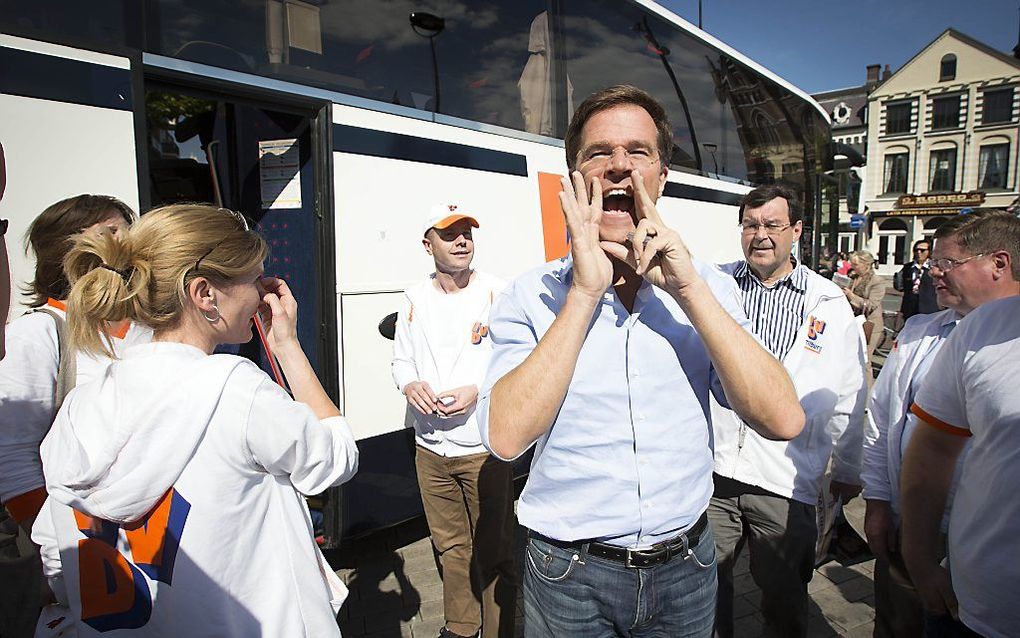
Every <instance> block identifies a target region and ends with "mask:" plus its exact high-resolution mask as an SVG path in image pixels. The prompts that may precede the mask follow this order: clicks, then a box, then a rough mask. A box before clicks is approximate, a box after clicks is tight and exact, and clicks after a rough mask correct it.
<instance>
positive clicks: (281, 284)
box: [259, 277, 298, 351]
mask: <svg viewBox="0 0 1020 638" xmlns="http://www.w3.org/2000/svg"><path fill="white" fill-rule="evenodd" d="M260 283H261V285H262V289H263V290H264V291H265V294H263V295H262V305H261V307H259V317H260V318H261V319H262V325H263V326H265V329H266V338H267V339H268V340H269V347H270V348H272V349H273V350H274V351H276V350H282V349H284V348H286V347H289V346H294V345H297V343H298V338H297V300H296V299H295V298H294V293H292V292H291V291H290V287H289V286H288V285H287V282H285V281H284V280H282V279H280V278H278V277H263V278H262V280H261V282H260Z"/></svg>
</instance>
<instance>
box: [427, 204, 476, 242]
mask: <svg viewBox="0 0 1020 638" xmlns="http://www.w3.org/2000/svg"><path fill="white" fill-rule="evenodd" d="M462 219H466V220H468V221H469V222H471V226H473V227H474V228H478V220H477V219H475V218H474V217H472V216H471V215H467V214H465V213H460V212H457V205H456V204H436V205H435V206H433V207H432V208H430V209H429V214H428V216H427V217H426V218H425V224H424V225H423V226H422V230H421V234H422V235H424V234H425V233H427V232H429V230H430V229H432V228H439V229H443V228H447V227H449V226H451V225H453V224H456V223H457V222H459V221H460V220H462Z"/></svg>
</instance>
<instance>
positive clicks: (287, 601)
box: [32, 343, 358, 638]
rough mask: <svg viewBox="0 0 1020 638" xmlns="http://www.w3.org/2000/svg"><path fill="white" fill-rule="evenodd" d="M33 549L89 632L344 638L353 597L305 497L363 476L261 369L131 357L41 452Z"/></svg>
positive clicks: (181, 352)
mask: <svg viewBox="0 0 1020 638" xmlns="http://www.w3.org/2000/svg"><path fill="white" fill-rule="evenodd" d="M41 454H42V461H43V471H44V473H45V476H46V489H47V491H48V493H49V495H50V496H49V499H48V500H47V501H46V504H45V506H44V507H43V510H42V512H40V514H39V518H38V519H37V521H36V524H35V527H34V529H33V534H32V538H33V540H35V542H36V543H39V544H40V545H41V546H42V554H43V563H44V570H45V572H46V575H47V577H48V578H49V579H50V583H51V586H52V587H53V589H54V592H55V593H56V594H57V597H58V599H59V600H60V601H61V602H62V603H63V604H65V605H67V606H68V607H69V608H70V614H71V616H72V617H73V618H75V619H76V620H77V632H78V635H79V636H99V635H102V636H105V637H108V638H115V637H116V636H121V635H127V634H128V633H129V632H130V635H132V636H135V635H144V636H167V637H170V636H260V635H261V636H316V637H318V636H338V635H339V633H340V632H339V629H338V627H337V623H336V617H335V616H336V612H337V610H338V609H339V606H340V604H341V603H342V602H343V599H344V597H345V596H346V589H345V588H344V586H343V584H342V583H341V582H340V580H339V579H338V578H337V577H336V575H335V574H334V573H333V571H332V570H331V569H330V568H329V566H328V565H327V564H326V562H325V560H324V559H323V557H322V554H321V552H320V551H319V549H318V548H317V547H316V545H315V542H314V539H313V538H312V525H311V521H310V518H309V515H308V509H307V507H306V505H305V503H304V501H303V498H302V496H301V495H302V494H316V493H319V492H322V491H324V490H325V489H326V488H328V487H330V486H333V485H337V484H339V483H341V482H343V481H345V480H347V479H348V478H350V477H351V476H352V475H353V474H354V472H355V471H356V470H357V462H358V451H357V447H356V445H355V442H354V438H353V435H352V434H351V431H350V428H349V427H348V426H347V424H346V422H345V421H344V419H343V418H342V417H336V418H332V419H326V420H323V421H319V420H318V419H316V418H315V416H314V415H313V414H312V412H311V410H310V409H309V408H308V406H306V405H304V404H303V403H298V402H296V401H294V400H293V399H291V398H290V396H288V395H287V394H286V393H285V392H284V391H283V390H282V389H280V388H279V387H278V386H276V385H275V384H274V383H273V382H272V381H271V380H270V379H269V377H268V376H266V374H265V373H264V372H262V371H261V370H259V369H258V368H257V367H256V366H255V365H254V364H252V363H251V362H249V361H247V360H245V359H242V358H240V357H235V356H231V355H212V356H208V355H206V354H205V353H204V352H202V351H200V350H198V349H197V348H193V347H191V346H187V345H183V344H179V343H152V344H147V345H140V346H136V347H134V348H131V349H129V350H128V351H127V352H126V353H124V355H123V359H121V360H120V361H117V362H115V363H113V364H112V365H111V366H110V367H109V368H108V369H107V371H106V372H105V374H104V375H103V376H102V377H100V378H98V379H96V380H94V381H92V382H90V383H87V384H85V385H81V386H78V387H76V388H75V389H74V391H72V392H71V394H69V395H68V398H67V400H66V401H65V402H64V405H63V407H62V408H61V410H60V412H59V413H58V415H57V419H56V421H55V422H54V424H53V427H52V429H51V430H50V433H49V434H48V435H47V437H46V439H45V440H44V441H43V444H42V448H41Z"/></svg>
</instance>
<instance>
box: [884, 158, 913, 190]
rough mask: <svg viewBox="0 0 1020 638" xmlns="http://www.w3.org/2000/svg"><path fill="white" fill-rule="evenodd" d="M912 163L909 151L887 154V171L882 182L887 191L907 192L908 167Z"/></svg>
mask: <svg viewBox="0 0 1020 638" xmlns="http://www.w3.org/2000/svg"><path fill="white" fill-rule="evenodd" d="M909 164H910V154H909V153H889V154H888V155H886V156H885V173H884V179H883V180H882V183H883V184H885V192H886V193H906V192H907V168H908V165H909Z"/></svg>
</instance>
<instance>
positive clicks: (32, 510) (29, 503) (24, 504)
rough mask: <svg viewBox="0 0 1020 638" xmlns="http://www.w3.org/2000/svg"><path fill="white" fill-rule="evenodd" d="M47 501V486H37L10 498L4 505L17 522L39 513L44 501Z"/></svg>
mask: <svg viewBox="0 0 1020 638" xmlns="http://www.w3.org/2000/svg"><path fill="white" fill-rule="evenodd" d="M45 502H46V488H44V487H37V488H35V489H34V490H32V491H31V492H25V493H24V494H20V495H18V496H15V497H14V498H12V499H10V500H9V501H7V502H6V503H4V506H5V507H6V508H7V511H8V512H10V514H11V518H13V519H14V522H15V523H20V522H21V521H24V520H28V519H30V518H32V517H33V516H35V515H37V514H38V513H39V510H41V509H42V506H43V503H45Z"/></svg>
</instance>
